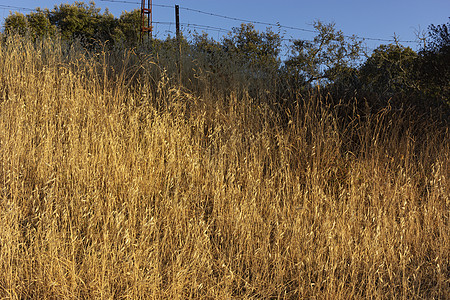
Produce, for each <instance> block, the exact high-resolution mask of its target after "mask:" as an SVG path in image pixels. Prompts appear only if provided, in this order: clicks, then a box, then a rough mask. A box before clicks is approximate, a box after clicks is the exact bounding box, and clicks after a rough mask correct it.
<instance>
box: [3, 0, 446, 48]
mask: <svg viewBox="0 0 450 300" xmlns="http://www.w3.org/2000/svg"><path fill="white" fill-rule="evenodd" d="M112 1H117V2H112ZM121 1H125V2H131V3H122V2H121ZM86 2H87V1H86ZM61 3H73V1H64V0H60V1H58V0H39V1H36V0H0V17H1V18H2V23H3V19H4V18H5V17H7V16H8V14H9V11H18V10H19V9H18V8H15V7H20V8H30V9H34V8H36V7H41V8H53V7H54V6H55V5H59V4H61ZM140 3H141V1H140V0H108V1H101V0H97V1H95V4H96V6H97V7H100V8H102V9H104V8H106V7H108V8H109V10H110V12H111V13H113V14H114V15H115V16H117V17H118V16H120V14H121V12H122V11H125V10H126V11H131V10H133V9H136V8H140ZM153 3H154V4H155V5H168V6H171V7H170V8H167V7H159V6H154V8H153V21H155V22H174V9H173V8H172V7H173V6H174V5H175V4H178V5H180V8H181V10H180V21H181V23H183V24H191V25H189V26H186V25H184V26H183V27H182V29H183V31H185V30H187V29H191V30H193V29H194V28H193V27H192V24H197V25H207V26H211V27H216V28H223V29H226V30H230V29H231V28H232V27H236V26H239V25H240V23H242V22H240V21H236V20H230V19H225V18H220V17H217V16H211V15H207V14H201V13H198V12H195V11H192V10H186V9H184V8H189V9H193V10H201V11H204V12H210V13H213V14H218V15H224V16H229V17H233V18H238V19H246V20H252V21H259V22H267V23H277V22H278V23H280V24H281V25H285V26H291V27H298V28H302V29H306V30H312V29H313V27H312V23H313V22H314V21H315V20H321V21H323V22H326V23H328V22H335V23H336V28H337V29H340V30H342V31H343V32H344V34H346V35H353V34H355V35H357V36H360V37H366V38H373V39H385V40H390V39H392V38H393V36H394V35H396V36H397V37H398V38H399V39H400V40H401V41H415V40H417V38H416V33H417V31H419V30H422V31H423V30H426V29H427V27H428V26H429V25H430V24H436V25H437V24H444V23H447V22H448V21H449V17H450V1H449V0H378V1H373V0H371V1H366V0H308V1H293V0H292V1H290V0H288V1H283V0H278V1H277V0H272V1H270V0H247V1H243V0H239V1H238V0H228V1H223V0H220V1H219V0H153ZM8 6H11V7H8ZM19 11H21V12H22V13H27V12H28V11H27V10H25V9H20V10H19ZM154 26H155V35H156V36H157V37H160V38H164V37H165V36H167V35H168V34H173V32H174V31H175V26H174V25H173V24H154ZM256 27H257V29H259V30H264V29H265V28H266V27H267V26H265V25H256ZM272 29H273V30H274V31H278V29H277V28H272ZM197 31H199V32H201V31H202V30H197ZM203 31H205V32H207V33H208V34H209V35H210V36H211V37H213V38H215V39H216V40H217V39H219V38H220V37H221V35H222V34H223V33H224V32H220V31H216V30H215V29H213V28H210V29H205V30H203ZM281 33H282V34H283V35H284V37H285V38H287V39H289V38H294V39H296V38H298V39H312V38H313V37H314V33H310V32H307V31H300V30H292V29H286V28H283V29H282V32H281ZM365 43H366V45H367V47H368V48H369V49H374V48H376V47H377V46H378V45H380V44H383V43H384V44H386V43H389V42H387V41H377V40H366V41H365ZM403 44H404V45H406V46H410V47H412V48H413V49H415V50H417V45H418V44H417V43H414V42H413V43H403Z"/></svg>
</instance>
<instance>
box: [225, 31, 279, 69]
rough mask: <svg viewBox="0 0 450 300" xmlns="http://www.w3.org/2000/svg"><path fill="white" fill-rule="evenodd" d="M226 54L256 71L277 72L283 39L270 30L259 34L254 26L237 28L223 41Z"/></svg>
mask: <svg viewBox="0 0 450 300" xmlns="http://www.w3.org/2000/svg"><path fill="white" fill-rule="evenodd" d="M222 43H223V47H224V49H225V52H227V53H228V55H230V57H231V58H232V59H233V58H234V59H236V58H237V59H238V60H239V61H240V62H242V63H245V64H248V65H249V66H250V67H254V68H256V69H266V70H276V69H277V68H278V66H279V65H280V60H279V58H278V55H279V54H280V47H281V37H280V35H279V34H277V33H274V32H273V31H272V30H271V29H270V28H267V30H266V31H265V32H259V31H258V30H256V29H255V27H254V25H253V24H241V26H240V27H235V28H233V30H232V31H231V32H230V33H228V35H227V36H226V37H224V38H223V40H222Z"/></svg>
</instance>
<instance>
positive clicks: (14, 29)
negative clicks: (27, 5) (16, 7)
mask: <svg viewBox="0 0 450 300" xmlns="http://www.w3.org/2000/svg"><path fill="white" fill-rule="evenodd" d="M26 28H27V18H26V17H25V15H24V14H22V13H19V12H15V13H14V14H10V15H9V16H8V17H7V18H6V19H5V32H6V34H15V33H17V34H21V35H24V34H25V33H26V31H27V29H26Z"/></svg>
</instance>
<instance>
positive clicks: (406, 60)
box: [360, 44, 418, 97]
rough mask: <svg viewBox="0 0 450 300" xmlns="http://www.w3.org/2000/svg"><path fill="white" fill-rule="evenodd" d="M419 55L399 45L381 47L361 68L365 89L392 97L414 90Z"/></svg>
mask: <svg viewBox="0 0 450 300" xmlns="http://www.w3.org/2000/svg"><path fill="white" fill-rule="evenodd" d="M417 57H418V55H417V53H416V52H414V51H413V50H412V49H411V48H409V47H404V46H401V45H397V44H389V45H381V46H379V47H378V48H377V49H375V50H374V52H373V53H372V55H371V56H370V57H369V58H368V59H367V60H366V62H365V63H364V64H363V65H362V66H361V68H360V77H361V81H362V82H363V85H364V88H365V89H366V90H368V91H371V92H373V93H376V94H379V95H383V96H386V97H392V96H393V95H394V94H401V93H407V92H408V91H411V90H413V89H414V88H415V87H416V85H415V82H414V77H413V75H414V66H415V63H416V60H417Z"/></svg>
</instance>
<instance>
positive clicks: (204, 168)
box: [0, 38, 450, 299]
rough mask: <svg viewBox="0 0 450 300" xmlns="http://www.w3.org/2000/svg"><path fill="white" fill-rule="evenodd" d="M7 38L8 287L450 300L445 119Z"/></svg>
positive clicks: (1, 102)
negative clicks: (172, 73)
mask: <svg viewBox="0 0 450 300" xmlns="http://www.w3.org/2000/svg"><path fill="white" fill-rule="evenodd" d="M0 47H1V48H0V55H1V59H0V78H1V81H0V157H1V169H0V188H1V191H0V193H1V198H0V249H1V250H0V296H1V298H12V299H28V298H30V299H47V298H52V299H68V298H86V299H91V298H108V299H112V298H114V299H116V298H117V299H122V298H131V299H135V298H142V299H154V298H155V299H159V298H180V299H184V298H218V299H229V298H236V299H242V298H282V299H283V298H286V299H296V298H300V299H309V298H318V299H322V298H327V299H349V298H356V299H359V298H376V299H384V298H388V299H399V298H403V299H414V298H435V299H445V298H449V297H450V265H449V261H450V240H449V237H450V232H449V211H450V198H449V195H450V182H449V180H450V179H449V171H448V170H449V169H450V165H449V161H450V157H449V155H450V145H449V133H448V131H446V129H442V128H438V127H437V126H435V125H433V124H427V123H426V122H424V121H423V120H417V123H415V124H411V123H410V121H408V120H410V119H409V118H408V116H407V113H402V112H392V111H390V109H389V108H386V109H384V110H383V111H380V112H379V113H374V114H372V115H370V116H369V117H367V118H360V119H358V117H357V116H356V115H355V117H354V120H353V122H350V123H349V124H347V125H345V126H341V125H342V124H341V123H340V122H341V121H340V119H339V118H338V117H337V116H336V114H335V113H334V111H333V107H327V106H326V105H323V104H322V101H321V98H320V97H318V96H317V97H316V96H310V97H306V98H305V99H304V101H303V103H301V104H300V101H299V103H298V104H294V105H292V107H291V108H292V110H291V111H290V112H289V114H287V116H288V117H289V120H288V121H287V122H284V121H281V119H280V118H279V117H278V115H277V113H276V112H274V111H273V110H272V109H271V106H270V105H267V104H264V103H263V102H261V101H254V99H251V98H250V97H249V96H245V93H230V94H229V95H228V96H227V97H226V98H225V97H224V98H214V97H208V96H207V95H208V93H204V95H203V96H202V95H194V94H193V93H191V92H188V91H185V90H183V89H179V88H178V87H177V85H172V84H171V83H170V82H171V81H170V80H168V79H167V78H166V75H165V73H164V71H163V67H162V66H161V68H159V67H158V66H157V65H158V63H157V62H156V61H155V62H152V63H150V65H152V66H155V68H156V69H157V70H158V72H159V73H158V75H154V76H150V75H148V74H150V73H148V74H147V73H142V71H140V70H141V69H140V67H141V66H142V68H146V67H148V64H147V65H135V61H134V60H133V59H134V58H133V57H134V56H133V55H134V54H132V53H129V54H127V55H128V56H127V55H125V56H124V63H123V64H122V65H120V66H114V65H112V66H111V65H109V64H108V63H107V60H108V58H107V56H108V54H106V53H103V54H99V55H97V56H95V55H93V56H90V55H86V54H85V53H84V52H82V51H81V50H77V49H75V48H72V50H70V49H63V48H61V46H60V44H59V43H57V42H51V41H44V42H42V43H41V44H31V43H27V42H24V41H23V40H21V39H19V38H16V39H9V40H8V41H7V42H4V43H3V44H0ZM149 72H150V71H149ZM152 72H154V73H152V74H156V73H155V72H156V71H155V70H153V71H152ZM143 74H144V75H145V74H147V75H148V76H144V75H143ZM156 78H158V79H156ZM192 81H194V79H193V80H192ZM213 88H214V87H208V89H213ZM205 95H206V96H205ZM238 95H239V96H238ZM415 127H419V128H421V130H420V131H418V132H422V134H420V135H418V134H416V133H415V131H414V130H413V128H415Z"/></svg>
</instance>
